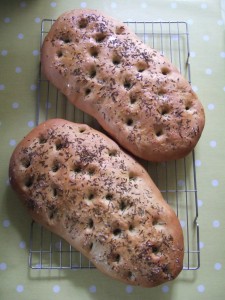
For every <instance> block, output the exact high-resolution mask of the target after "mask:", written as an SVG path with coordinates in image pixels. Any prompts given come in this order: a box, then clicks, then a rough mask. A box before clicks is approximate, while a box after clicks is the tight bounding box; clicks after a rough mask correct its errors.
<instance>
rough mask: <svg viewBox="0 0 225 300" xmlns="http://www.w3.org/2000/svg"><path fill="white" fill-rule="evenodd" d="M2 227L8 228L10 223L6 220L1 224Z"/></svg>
mask: <svg viewBox="0 0 225 300" xmlns="http://www.w3.org/2000/svg"><path fill="white" fill-rule="evenodd" d="M2 225H3V227H5V228H8V227H9V226H10V221H9V220H8V219H6V220H4V221H3V222H2Z"/></svg>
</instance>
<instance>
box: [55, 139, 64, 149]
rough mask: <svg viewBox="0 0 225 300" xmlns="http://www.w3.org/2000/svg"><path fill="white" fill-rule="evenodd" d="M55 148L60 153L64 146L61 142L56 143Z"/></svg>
mask: <svg viewBox="0 0 225 300" xmlns="http://www.w3.org/2000/svg"><path fill="white" fill-rule="evenodd" d="M55 148H56V150H57V151H59V150H61V149H62V148H63V144H62V142H61V141H60V140H58V141H56V143H55Z"/></svg>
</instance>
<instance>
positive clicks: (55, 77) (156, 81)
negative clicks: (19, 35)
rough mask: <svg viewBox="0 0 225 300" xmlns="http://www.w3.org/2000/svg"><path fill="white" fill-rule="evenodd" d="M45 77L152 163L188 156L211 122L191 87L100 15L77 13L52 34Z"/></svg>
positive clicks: (46, 45) (43, 51) (133, 37)
mask: <svg viewBox="0 0 225 300" xmlns="http://www.w3.org/2000/svg"><path fill="white" fill-rule="evenodd" d="M41 63H42V71H43V73H44V74H45V76H46V78H47V79H48V80H49V81H50V82H51V83H52V84H53V85H55V86H56V87H57V88H58V89H59V90H60V91H61V92H62V93H63V94H65V95H66V97H67V98H68V99H69V100H70V101H71V102H72V103H73V104H74V105H75V106H77V107H78V108H79V109H81V110H83V111H84V112H86V113H88V114H90V115H91V116H93V117H94V118H96V119H97V120H98V122H99V123H100V124H101V126H102V127H103V128H104V129H105V130H106V131H107V132H108V133H109V134H110V135H111V136H112V137H113V138H114V139H115V140H116V141H117V142H118V143H119V144H120V145H122V146H123V147H124V148H126V149H128V150H129V151H130V152H132V153H133V154H134V155H136V156H138V157H141V158H143V159H146V160H149V161H166V160H171V159H178V158H181V157H184V156H185V155H187V154H188V153H189V152H190V151H191V150H192V149H193V148H194V147H195V145H196V143H197V142H198V140H199V138H200V136H201V133H202V130H203V127H204V122H205V117H204V110H203V106H202V104H201V103H200V101H199V99H198V97H197V95H196V94H195V92H194V91H193V90H192V88H191V86H190V84H189V82H188V81H187V80H186V79H185V78H184V77H183V76H182V75H181V74H180V72H179V71H178V70H177V68H176V67H175V66H174V65H173V64H171V62H170V61H169V60H168V59H166V58H165V57H164V56H163V55H161V54H160V53H159V52H158V51H156V50H154V49H152V48H150V47H149V46H146V45H145V44H143V43H142V42H141V41H140V40H139V39H138V37H137V36H136V35H135V34H134V33H133V32H131V30H130V29H129V28H128V27H127V26H126V25H124V24H123V23H121V22H118V21H116V20H114V19H112V18H111V17H109V16H106V15H105V14H104V13H101V12H98V11H96V10H79V9H78V10H72V11H69V12H66V13H64V14H62V15H61V16H60V17H59V18H58V19H57V20H56V22H55V23H54V24H53V26H52V27H51V29H50V31H49V33H48V34H47V36H46V38H45V40H44V42H43V46H42V49H41Z"/></svg>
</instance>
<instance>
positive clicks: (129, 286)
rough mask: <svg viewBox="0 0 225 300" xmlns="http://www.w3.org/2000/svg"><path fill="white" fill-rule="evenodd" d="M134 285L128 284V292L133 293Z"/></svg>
mask: <svg viewBox="0 0 225 300" xmlns="http://www.w3.org/2000/svg"><path fill="white" fill-rule="evenodd" d="M133 289H134V288H133V287H132V286H131V285H127V286H126V293H128V294H131V293H132V292H133Z"/></svg>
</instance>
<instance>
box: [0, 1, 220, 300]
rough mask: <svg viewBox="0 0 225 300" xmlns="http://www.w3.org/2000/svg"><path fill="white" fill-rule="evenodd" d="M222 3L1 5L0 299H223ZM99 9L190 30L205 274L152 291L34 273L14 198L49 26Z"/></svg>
mask: <svg viewBox="0 0 225 300" xmlns="http://www.w3.org/2000/svg"><path fill="white" fill-rule="evenodd" d="M222 5H223V1H214V0H205V1H200V0H196V1H194V0H189V1H188V0H187V1H185V0H180V1H169V0H162V1H158V0H152V1H150V0H149V1H148V0H145V1H140V0H133V1H119V0H114V1H108V0H106V1H94V0H92V1H90V0H87V1H76V0H73V1H72V0H64V1H60V0H55V1H51V0H47V1H46V0H39V1H38V0H33V1H32V0H27V1H19V0H18V1H17V0H11V1H8V0H3V1H2V0H1V3H0V37H1V39H0V299H2V300H6V299H7V300H8V299H31V300H32V299H45V300H48V299H64V300H67V299H82V300H83V299H84V300H86V299H93V300H94V299H100V300H101V299H102V300H103V299H157V300H160V299H173V300H178V299H179V300H180V299H182V300H185V299H204V300H205V299H224V297H225V234H224V233H225V218H224V211H225V174H224V166H225V154H224V148H225V134H224V116H225V20H224V19H223V17H224V15H225V11H223V10H222ZM81 7H83V8H96V9H101V10H103V11H105V12H106V13H107V14H109V15H111V16H113V17H115V18H117V19H120V20H121V21H126V20H129V21H156V20H165V21H186V22H188V24H189V32H190V49H191V53H190V54H191V58H190V63H191V75H192V76H191V79H192V86H193V88H194V90H195V91H196V92H197V94H198V96H199V98H200V99H201V101H202V103H203V105H204V107H205V113H206V126H205V130H204V132H203V135H202V138H201V140H200V141H199V143H198V145H197V147H196V173H197V183H198V209H199V218H198V222H199V224H200V248H201V266H200V269H199V270H197V271H190V270H188V271H182V273H181V274H180V276H179V277H178V278H177V279H176V280H175V281H173V282H170V283H166V284H164V285H161V286H159V287H156V288H153V289H143V288H140V287H131V286H127V285H125V284H122V283H119V282H117V281H114V280H112V279H110V278H108V277H106V276H104V275H103V274H101V273H100V272H98V271H97V270H76V271H73V270H31V269H29V268H28V262H27V261H28V249H29V230H30V221H31V220H30V218H29V217H28V215H27V213H26V211H25V210H24V208H23V207H22V205H21V204H20V202H19V201H18V199H17V196H16V195H15V194H14V193H13V192H12V190H11V188H10V186H9V181H8V163H9V158H10V155H11V153H12V151H13V149H14V148H15V146H16V144H17V143H18V142H19V141H20V140H21V139H22V138H23V136H24V135H26V134H27V133H28V132H29V131H30V130H31V129H32V128H33V127H34V126H35V111H36V96H37V78H38V68H39V59H40V57H39V47H40V45H39V43H40V26H41V20H42V19H44V18H53V19H55V18H57V17H58V16H59V15H60V14H61V13H63V12H64V11H66V10H70V9H73V8H81Z"/></svg>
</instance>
